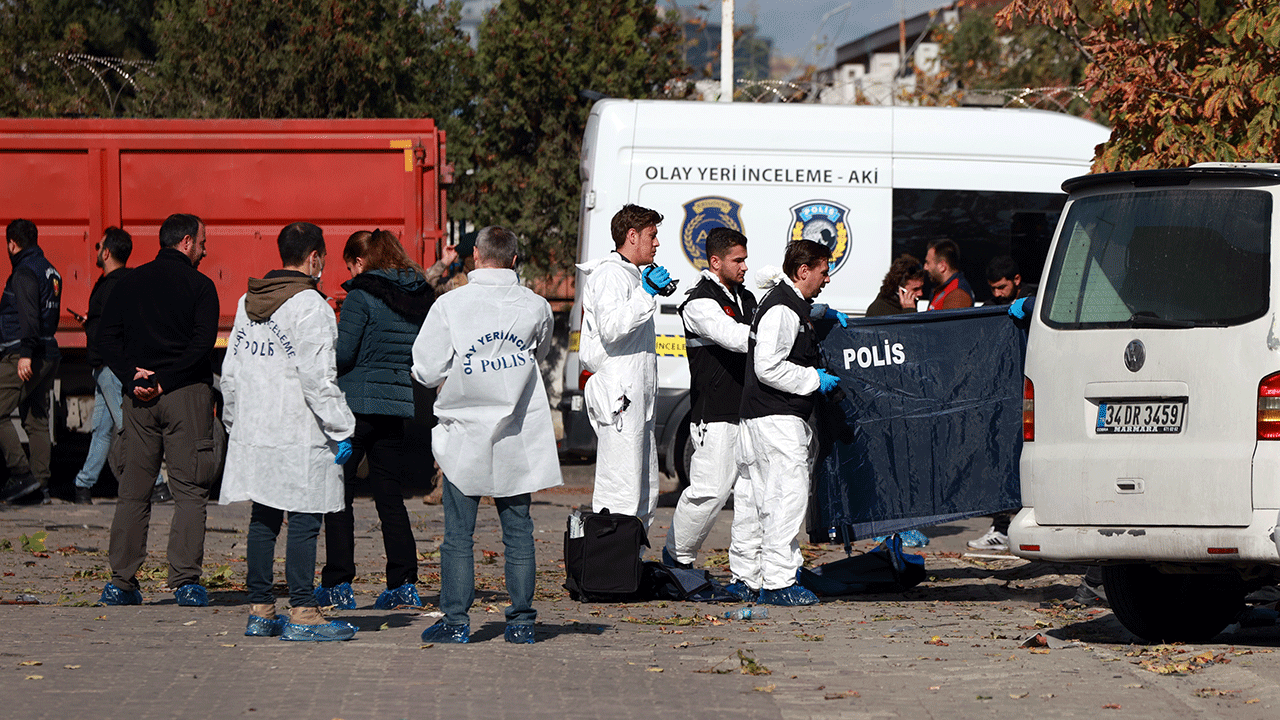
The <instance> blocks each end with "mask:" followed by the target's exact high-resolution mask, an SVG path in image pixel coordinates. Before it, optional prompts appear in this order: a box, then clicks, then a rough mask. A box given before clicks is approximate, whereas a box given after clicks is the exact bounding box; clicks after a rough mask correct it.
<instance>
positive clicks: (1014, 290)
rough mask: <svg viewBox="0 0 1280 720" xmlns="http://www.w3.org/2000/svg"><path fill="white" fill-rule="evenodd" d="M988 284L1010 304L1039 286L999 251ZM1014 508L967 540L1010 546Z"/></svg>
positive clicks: (979, 545) (996, 300)
mask: <svg viewBox="0 0 1280 720" xmlns="http://www.w3.org/2000/svg"><path fill="white" fill-rule="evenodd" d="M987 284H988V285H990V286H991V296H992V298H993V300H992V303H993V304H996V305H1008V304H1010V303H1012V302H1013V301H1014V300H1017V299H1018V298H1025V297H1034V296H1035V294H1036V286H1035V285H1031V284H1029V283H1023V282H1022V270H1021V269H1020V268H1019V267H1018V263H1017V261H1015V260H1014V259H1013V258H1012V257H1011V256H1009V255H999V256H997V257H994V258H992V259H991V262H989V263H987ZM1014 512H1015V511H1014V510H1006V511H1002V512H998V513H995V514H994V515H991V516H990V517H991V528H990V529H988V530H987V531H986V532H985V533H983V534H982V535H981V536H979V537H977V538H975V539H973V540H970V541H969V542H968V543H966V544H967V545H968V546H969V547H971V548H973V549H974V550H997V551H1005V550H1008V549H1009V523H1010V522H1012V521H1013V515H1014Z"/></svg>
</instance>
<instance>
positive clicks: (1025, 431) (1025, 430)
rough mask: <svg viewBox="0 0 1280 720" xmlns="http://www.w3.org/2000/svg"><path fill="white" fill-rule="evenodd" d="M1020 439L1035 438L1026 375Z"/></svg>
mask: <svg viewBox="0 0 1280 720" xmlns="http://www.w3.org/2000/svg"><path fill="white" fill-rule="evenodd" d="M1277 375H1280V373H1277ZM1277 387H1280V385H1278V386H1277ZM1259 402H1261V401H1259ZM1022 439H1023V440H1024V441H1026V442H1031V441H1032V440H1035V439H1036V388H1035V386H1034V385H1032V384H1031V378H1028V377H1023V378H1022Z"/></svg>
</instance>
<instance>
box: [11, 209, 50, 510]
mask: <svg viewBox="0 0 1280 720" xmlns="http://www.w3.org/2000/svg"><path fill="white" fill-rule="evenodd" d="M5 241H6V243H7V245H8V250H9V261H10V262H11V263H12V264H13V272H12V273H11V274H10V275H9V279H8V280H7V281H6V282H5V284H4V295H3V296H0V353H3V356H0V418H5V420H4V421H3V422H0V451H3V452H4V463H5V465H7V466H8V468H9V481H8V482H7V483H5V485H4V487H3V488H0V502H9V501H11V500H16V499H18V498H20V497H23V496H25V495H29V494H30V493H32V492H35V491H36V490H40V489H43V491H44V501H45V502H50V500H49V455H50V440H49V388H50V387H52V385H53V378H54V376H55V375H57V372H58V361H59V360H60V359H61V357H62V356H61V353H59V351H58V341H57V340H56V339H55V337H54V334H55V333H57V331H58V315H59V314H60V313H61V312H62V276H61V275H59V274H58V271H57V270H55V269H54V267H53V266H52V265H50V264H49V261H48V260H46V259H45V257H44V251H43V250H41V249H40V245H39V242H38V241H39V232H38V231H37V229H36V225H35V223H33V222H31V221H30V220H22V219H18V220H14V221H13V222H11V223H9V225H8V227H6V228H5ZM15 409H16V410H17V411H18V414H19V417H21V419H22V428H23V429H24V430H25V431H26V433H27V438H28V441H29V445H30V448H31V457H30V459H28V458H27V453H26V452H25V451H23V449H22V440H21V439H20V438H19V437H18V431H17V429H16V428H15V427H14V426H13V423H11V422H8V417H9V415H10V414H12V413H13V411H14V410H15Z"/></svg>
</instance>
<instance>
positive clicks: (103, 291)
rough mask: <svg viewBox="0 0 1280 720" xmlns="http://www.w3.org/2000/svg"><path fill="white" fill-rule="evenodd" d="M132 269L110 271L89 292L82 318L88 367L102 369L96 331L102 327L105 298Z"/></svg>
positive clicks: (105, 304)
mask: <svg viewBox="0 0 1280 720" xmlns="http://www.w3.org/2000/svg"><path fill="white" fill-rule="evenodd" d="M132 269H133V268H116V269H115V270H112V271H111V272H109V273H107V274H106V275H103V276H102V277H100V278H98V281H97V282H95V283H94V284H93V290H91V291H90V292H89V309H88V310H87V311H85V316H84V339H85V352H84V357H85V359H86V360H88V361H89V366H90V367H95V368H97V367H102V365H103V364H104V363H103V360H102V353H100V352H98V330H99V329H100V328H101V326H102V309H103V308H105V307H106V306H107V298H108V297H110V295H111V291H112V290H114V289H115V287H116V283H118V282H120V278H122V277H124V276H125V275H127V274H129V272H130V271H131V270H132Z"/></svg>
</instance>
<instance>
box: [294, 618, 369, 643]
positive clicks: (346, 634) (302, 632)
mask: <svg viewBox="0 0 1280 720" xmlns="http://www.w3.org/2000/svg"><path fill="white" fill-rule="evenodd" d="M355 634H356V629H355V627H354V626H352V625H351V623H344V622H341V621H339V620H334V621H333V622H327V623H325V624H323V625H295V624H294V623H291V622H286V623H285V624H284V631H283V632H281V633H280V639H281V640H304V641H310V642H326V641H329V640H350V639H351V638H352V637H354V636H355Z"/></svg>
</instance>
